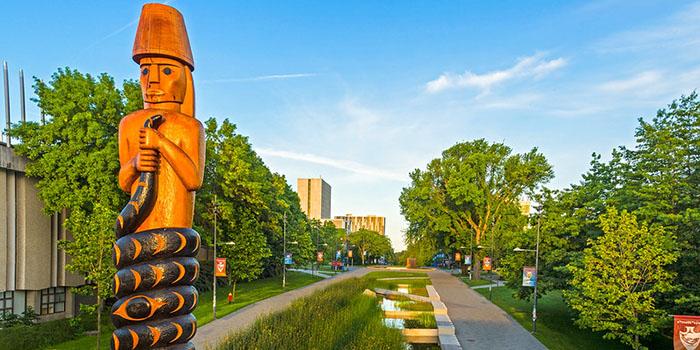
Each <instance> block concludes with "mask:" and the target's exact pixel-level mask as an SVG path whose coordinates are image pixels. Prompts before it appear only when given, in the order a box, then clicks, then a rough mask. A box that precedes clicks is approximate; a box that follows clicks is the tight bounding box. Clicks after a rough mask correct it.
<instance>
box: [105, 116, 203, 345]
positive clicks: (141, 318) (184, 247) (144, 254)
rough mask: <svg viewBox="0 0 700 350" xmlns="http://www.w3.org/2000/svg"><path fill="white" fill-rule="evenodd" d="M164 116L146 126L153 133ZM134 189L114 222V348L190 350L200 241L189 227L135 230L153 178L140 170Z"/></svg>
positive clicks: (146, 208) (150, 198)
mask: <svg viewBox="0 0 700 350" xmlns="http://www.w3.org/2000/svg"><path fill="white" fill-rule="evenodd" d="M162 122H163V117H162V116H160V115H156V116H154V117H151V118H149V119H148V120H147V121H146V123H145V125H144V127H147V128H153V129H157V128H158V126H159V125H160V124H161V123H162ZM138 181H139V182H138V186H137V189H136V191H134V193H133V194H132V196H131V199H130V201H129V203H128V204H127V205H126V206H125V207H124V209H122V211H121V213H120V215H119V217H118V219H117V223H116V227H115V231H116V235H117V242H116V243H115V245H114V255H113V259H114V264H115V265H116V267H117V270H118V271H117V273H116V275H114V292H115V294H116V296H117V298H118V299H119V300H118V301H117V302H116V303H115V304H114V306H112V323H113V324H114V326H115V327H116V328H117V329H116V330H115V331H114V333H112V349H114V350H141V349H168V350H176V349H177V350H180V349H182V350H184V349H188V350H190V349H194V345H193V344H192V343H191V342H190V340H191V339H192V338H193V337H194V335H195V333H196V331H197V320H196V319H195V317H194V316H193V315H192V314H191V313H192V311H194V309H195V307H196V306H197V298H198V294H197V290H196V289H195V288H194V286H193V285H192V284H193V283H194V281H195V280H196V279H197V277H198V276H199V263H198V262H197V259H196V258H195V256H196V255H197V251H198V250H199V246H200V243H201V240H200V237H199V234H198V233H197V232H196V231H195V230H193V229H191V228H170V227H168V228H158V229H152V230H146V231H141V232H134V231H135V230H136V229H137V228H138V227H139V225H140V224H141V223H143V221H144V220H145V218H146V217H148V214H149V213H150V211H151V210H152V209H153V205H154V203H155V198H156V196H157V195H158V194H157V193H156V174H155V173H152V172H142V173H141V175H140V176H139V179H138Z"/></svg>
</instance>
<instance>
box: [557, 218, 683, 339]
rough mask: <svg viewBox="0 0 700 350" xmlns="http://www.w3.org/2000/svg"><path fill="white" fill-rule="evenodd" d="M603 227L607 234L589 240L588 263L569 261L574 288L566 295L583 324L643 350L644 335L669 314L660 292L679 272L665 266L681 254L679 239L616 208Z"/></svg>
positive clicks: (668, 285)
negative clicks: (661, 304)
mask: <svg viewBox="0 0 700 350" xmlns="http://www.w3.org/2000/svg"><path fill="white" fill-rule="evenodd" d="M600 227H601V229H602V231H603V234H602V235H601V236H599V237H598V238H596V239H595V240H591V241H589V245H590V247H589V248H586V249H585V250H584V252H583V259H582V261H580V263H579V262H575V263H571V264H569V265H568V268H569V269H570V270H571V273H572V275H573V279H572V280H571V285H572V287H573V289H572V290H570V291H568V292H566V293H565V295H566V297H567V300H568V302H569V304H570V305H571V307H572V308H573V309H574V310H576V311H577V312H578V313H579V316H578V319H577V321H576V323H577V324H578V325H579V326H581V327H586V328H591V329H592V330H594V331H604V332H606V334H605V338H607V339H619V340H620V341H622V342H624V343H626V344H629V345H631V346H632V347H633V348H634V349H639V348H640V347H641V343H640V340H639V338H640V337H646V336H648V335H650V334H651V333H653V332H655V331H656V330H657V327H658V324H659V322H660V321H662V320H663V319H664V317H665V314H666V313H665V312H664V311H663V310H660V309H658V308H657V307H656V305H655V304H656V302H655V296H656V295H657V294H658V293H664V292H668V291H670V290H671V289H672V285H671V282H672V279H673V277H674V273H673V272H670V271H667V270H666V269H665V267H666V266H668V265H670V264H672V263H673V262H674V261H676V259H677V258H678V254H677V253H676V252H675V241H674V240H675V238H674V236H673V235H672V234H669V233H667V232H666V231H665V230H664V228H663V227H662V226H660V225H652V226H650V227H648V226H647V225H646V224H641V225H640V224H638V223H637V218H636V217H635V215H634V214H630V213H628V212H627V211H624V210H623V211H622V212H619V213H618V211H617V210H616V209H614V208H610V209H608V211H607V213H606V214H604V215H602V216H601V217H600Z"/></svg>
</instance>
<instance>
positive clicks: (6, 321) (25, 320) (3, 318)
mask: <svg viewBox="0 0 700 350" xmlns="http://www.w3.org/2000/svg"><path fill="white" fill-rule="evenodd" d="M38 317H39V315H37V314H36V312H34V309H33V308H32V307H31V306H29V307H27V310H25V311H24V312H23V313H22V315H21V316H20V315H15V314H13V313H7V314H0V328H12V327H15V326H21V325H24V326H30V325H32V324H34V323H36V320H37V318H38Z"/></svg>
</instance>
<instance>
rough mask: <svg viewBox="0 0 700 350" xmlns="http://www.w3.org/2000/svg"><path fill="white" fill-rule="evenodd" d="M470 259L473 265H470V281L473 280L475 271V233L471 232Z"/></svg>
mask: <svg viewBox="0 0 700 350" xmlns="http://www.w3.org/2000/svg"><path fill="white" fill-rule="evenodd" d="M469 258H470V259H471V261H470V262H471V264H470V265H469V280H470V281H471V280H472V277H473V274H472V271H474V231H470V232H469Z"/></svg>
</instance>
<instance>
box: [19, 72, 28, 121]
mask: <svg viewBox="0 0 700 350" xmlns="http://www.w3.org/2000/svg"><path fill="white" fill-rule="evenodd" d="M19 101H20V105H19V108H20V115H21V116H22V123H23V124H24V123H25V122H27V113H26V111H25V103H24V70H22V69H20V70H19Z"/></svg>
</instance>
